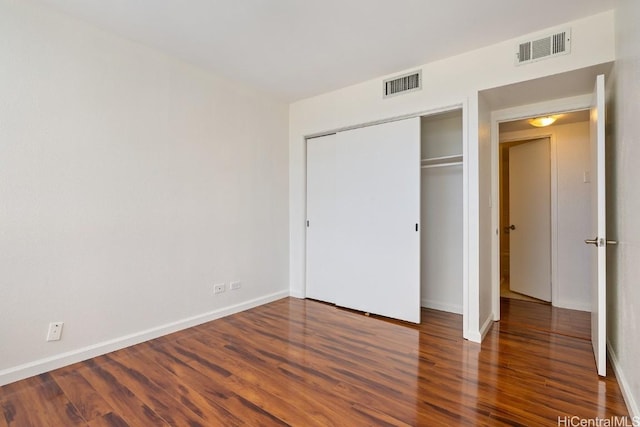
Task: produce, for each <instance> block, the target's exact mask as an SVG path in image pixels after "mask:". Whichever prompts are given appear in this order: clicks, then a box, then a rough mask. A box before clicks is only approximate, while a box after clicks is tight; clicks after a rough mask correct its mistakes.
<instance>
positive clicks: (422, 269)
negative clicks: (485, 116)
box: [306, 112, 462, 323]
mask: <svg viewBox="0 0 640 427" xmlns="http://www.w3.org/2000/svg"><path fill="white" fill-rule="evenodd" d="M461 153H462V115H461V113H460V112H455V113H447V114H444V115H438V116H432V117H424V118H420V117H414V118H409V119H404V120H397V121H393V122H387V123H383V124H377V125H372V126H366V127H361V128H357V129H350V130H346V131H340V132H337V133H335V134H331V135H326V136H321V137H317V138H310V139H308V140H307V224H306V225H307V253H306V259H307V264H306V267H307V268H306V270H307V271H306V276H307V284H306V296H307V297H308V298H314V299H318V300H321V301H326V302H330V303H334V304H336V305H338V306H342V307H347V308H351V309H355V310H360V311H363V312H367V313H372V314H379V315H383V316H387V317H391V318H396V319H401V320H406V321H410V322H415V323H419V322H420V306H426V307H430V308H436V309H439V310H447V311H454V312H461V307H462V155H461ZM456 186H457V187H456Z"/></svg>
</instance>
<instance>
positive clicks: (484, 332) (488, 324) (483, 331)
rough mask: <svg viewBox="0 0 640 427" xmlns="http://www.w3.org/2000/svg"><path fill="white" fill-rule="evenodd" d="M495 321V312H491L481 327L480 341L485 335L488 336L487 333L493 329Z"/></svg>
mask: <svg viewBox="0 0 640 427" xmlns="http://www.w3.org/2000/svg"><path fill="white" fill-rule="evenodd" d="M493 323H494V320H493V313H491V314H490V315H489V316H487V320H485V321H484V323H483V324H482V327H481V328H480V337H481V338H480V341H482V340H483V339H484V337H486V336H487V334H488V333H489V331H490V330H491V327H492V326H493Z"/></svg>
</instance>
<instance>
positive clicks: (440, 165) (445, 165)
mask: <svg viewBox="0 0 640 427" xmlns="http://www.w3.org/2000/svg"><path fill="white" fill-rule="evenodd" d="M462 163H463V162H449V163H436V164H435V165H422V166H420V167H421V168H422V169H431V168H443V167H448V166H459V165H462Z"/></svg>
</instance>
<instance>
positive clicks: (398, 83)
mask: <svg viewBox="0 0 640 427" xmlns="http://www.w3.org/2000/svg"><path fill="white" fill-rule="evenodd" d="M382 89H383V94H384V98H388V97H390V96H394V95H399V94H401V93H408V92H413V91H416V90H420V89H422V71H414V72H412V73H409V74H403V75H402V76H399V77H393V78H391V79H387V80H385V81H384V82H383V84H382Z"/></svg>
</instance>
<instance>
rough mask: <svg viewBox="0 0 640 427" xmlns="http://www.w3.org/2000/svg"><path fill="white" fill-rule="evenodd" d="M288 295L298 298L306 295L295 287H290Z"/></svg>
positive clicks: (303, 297)
mask: <svg viewBox="0 0 640 427" xmlns="http://www.w3.org/2000/svg"><path fill="white" fill-rule="evenodd" d="M289 296H291V297H294V298H298V299H305V298H306V297H307V296H306V295H305V292H304V291H300V290H297V289H292V290H291V291H290V293H289Z"/></svg>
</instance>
